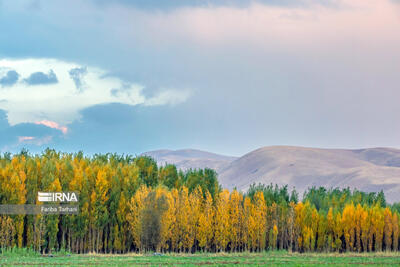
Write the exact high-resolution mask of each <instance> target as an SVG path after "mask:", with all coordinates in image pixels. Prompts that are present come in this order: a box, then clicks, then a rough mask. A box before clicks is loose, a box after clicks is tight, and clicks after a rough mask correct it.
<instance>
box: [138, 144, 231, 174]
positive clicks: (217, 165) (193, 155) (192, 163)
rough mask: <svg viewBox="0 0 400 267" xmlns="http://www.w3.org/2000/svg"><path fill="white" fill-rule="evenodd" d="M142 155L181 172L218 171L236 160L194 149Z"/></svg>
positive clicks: (152, 152)
mask: <svg viewBox="0 0 400 267" xmlns="http://www.w3.org/2000/svg"><path fill="white" fill-rule="evenodd" d="M142 155H147V156H150V157H152V158H154V159H155V160H156V161H157V162H158V164H159V165H165V164H166V163H170V164H175V165H176V166H177V168H179V169H182V170H187V169H190V168H192V169H198V168H211V169H214V170H216V171H218V170H220V169H222V168H224V167H225V166H227V165H228V164H229V163H230V162H232V161H233V160H235V159H237V157H230V156H223V155H219V154H215V153H210V152H206V151H202V150H196V149H181V150H168V149H163V150H155V151H149V152H145V153H143V154H142Z"/></svg>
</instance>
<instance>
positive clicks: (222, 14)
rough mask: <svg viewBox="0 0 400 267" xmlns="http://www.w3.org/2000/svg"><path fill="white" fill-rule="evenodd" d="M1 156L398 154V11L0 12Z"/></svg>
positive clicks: (232, 4)
mask: <svg viewBox="0 0 400 267" xmlns="http://www.w3.org/2000/svg"><path fill="white" fill-rule="evenodd" d="M0 32H1V34H0V151H1V152H6V151H11V152H17V151H19V150H20V149H21V148H23V147H25V148H28V149H29V150H30V151H34V152H40V151H42V150H43V149H44V148H46V147H51V148H55V149H57V150H62V151H68V152H73V151H77V150H83V151H85V152H87V153H98V152H118V153H130V154H139V153H141V152H144V151H148V150H154V149H162V148H167V149H180V148H197V149H203V150H208V151H213V152H217V153H223V154H230V155H241V154H243V153H246V152H249V151H250V150H253V149H256V148H258V147H261V146H266V145H300V146H313V147H329V148H337V147H340V148H360V147H376V146H388V147H397V148H400V138H399V137H400V1H398V0H263V1H261V0H260V1H256V0H255V1H250V0H249V1H247V0H240V1H239V0H214V1H207V0H193V1H190V0H170V1H164V0H160V1H152V0H133V1H128V0H126V1H123V0H113V1H105V0H91V1H89V0H86V1H83V0H82V1H78V0H77V1H75V0H72V1H39V0H35V1H32V0H29V1H24V0H22V1H12V0H0Z"/></svg>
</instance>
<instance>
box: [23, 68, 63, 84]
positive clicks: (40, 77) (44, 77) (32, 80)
mask: <svg viewBox="0 0 400 267" xmlns="http://www.w3.org/2000/svg"><path fill="white" fill-rule="evenodd" d="M24 81H25V82H26V83H27V84H29V85H40V84H54V83H58V79H57V76H56V74H55V73H54V71H53V70H50V71H49V73H48V74H46V73H44V72H34V73H32V74H31V75H30V76H29V77H28V78H26V79H24Z"/></svg>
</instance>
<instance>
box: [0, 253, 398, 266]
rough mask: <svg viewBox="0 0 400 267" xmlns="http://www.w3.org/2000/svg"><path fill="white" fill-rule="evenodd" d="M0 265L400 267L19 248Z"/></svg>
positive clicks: (307, 257)
mask: <svg viewBox="0 0 400 267" xmlns="http://www.w3.org/2000/svg"><path fill="white" fill-rule="evenodd" d="M0 265H1V266H199V265H207V266H234V265H235V266H285V267H286V266H328V265H329V266H332V265H334V266H349V265H351V266H358V265H376V266H400V253H370V254H333V253H332V254H325V253H318V254H317V253H304V254H299V253H288V252H265V253H229V254H227V253H219V254H210V253H207V254H167V255H163V256H154V255H152V254H144V255H139V254H128V255H104V254H97V255H93V254H91V255H90V254H86V255H69V254H66V253H57V254H55V255H53V257H48V256H42V255H40V254H36V253H34V252H30V251H26V250H19V251H14V252H6V253H4V254H0Z"/></svg>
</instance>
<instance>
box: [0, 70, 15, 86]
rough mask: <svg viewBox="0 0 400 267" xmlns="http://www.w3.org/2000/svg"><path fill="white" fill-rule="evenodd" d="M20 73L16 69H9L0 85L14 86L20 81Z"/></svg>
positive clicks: (1, 79) (0, 80)
mask: <svg viewBox="0 0 400 267" xmlns="http://www.w3.org/2000/svg"><path fill="white" fill-rule="evenodd" d="M18 79H19V74H18V72H16V71H15V70H9V71H8V72H7V74H6V75H5V76H3V77H2V78H0V85H1V86H2V87H7V86H13V85H14V84H16V83H17V82H18Z"/></svg>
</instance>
